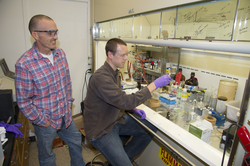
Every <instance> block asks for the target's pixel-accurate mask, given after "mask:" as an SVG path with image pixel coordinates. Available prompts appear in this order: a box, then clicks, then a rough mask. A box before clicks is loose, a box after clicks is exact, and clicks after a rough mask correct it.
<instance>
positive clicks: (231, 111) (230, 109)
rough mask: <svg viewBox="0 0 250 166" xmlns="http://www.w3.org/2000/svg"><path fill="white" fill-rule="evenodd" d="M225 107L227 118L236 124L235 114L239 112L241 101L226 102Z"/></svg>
mask: <svg viewBox="0 0 250 166" xmlns="http://www.w3.org/2000/svg"><path fill="white" fill-rule="evenodd" d="M226 106H227V118H228V119H230V120H232V121H234V122H237V121H238V117H237V113H238V112H240V106H241V100H233V101H228V102H226Z"/></svg>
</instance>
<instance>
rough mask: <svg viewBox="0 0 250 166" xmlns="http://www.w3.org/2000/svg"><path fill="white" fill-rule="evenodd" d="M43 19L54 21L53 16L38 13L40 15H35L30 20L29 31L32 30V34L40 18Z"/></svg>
mask: <svg viewBox="0 0 250 166" xmlns="http://www.w3.org/2000/svg"><path fill="white" fill-rule="evenodd" d="M42 19H46V20H51V21H53V19H52V18H50V17H49V16H46V15H43V14H38V15H35V16H33V17H32V18H31V19H30V22H29V31H30V34H31V33H32V31H34V30H35V29H36V28H37V26H38V22H39V21H40V20H42Z"/></svg>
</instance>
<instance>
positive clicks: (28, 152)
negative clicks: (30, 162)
mask: <svg viewBox="0 0 250 166" xmlns="http://www.w3.org/2000/svg"><path fill="white" fill-rule="evenodd" d="M25 153H26V154H27V155H26V156H25V157H24V159H25V160H26V159H27V158H28V157H29V152H28V151H25V152H24V154H25Z"/></svg>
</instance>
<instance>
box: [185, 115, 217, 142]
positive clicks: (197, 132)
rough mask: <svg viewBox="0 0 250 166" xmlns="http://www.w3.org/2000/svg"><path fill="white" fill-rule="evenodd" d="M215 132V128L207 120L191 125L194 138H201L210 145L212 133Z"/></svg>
mask: <svg viewBox="0 0 250 166" xmlns="http://www.w3.org/2000/svg"><path fill="white" fill-rule="evenodd" d="M212 130H213V126H212V124H211V123H210V122H208V121H207V120H203V121H202V122H200V121H196V122H193V123H191V124H190V125H189V130H188V131H189V133H191V134H193V135H194V136H196V137H198V138H200V139H201V140H203V141H205V142H207V143H209V141H210V135H211V131H212Z"/></svg>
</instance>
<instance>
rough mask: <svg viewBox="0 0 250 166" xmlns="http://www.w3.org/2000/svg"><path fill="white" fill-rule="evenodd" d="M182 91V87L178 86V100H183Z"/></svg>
mask: <svg viewBox="0 0 250 166" xmlns="http://www.w3.org/2000/svg"><path fill="white" fill-rule="evenodd" d="M181 93H182V88H181V87H178V89H177V92H176V97H177V99H178V100H181Z"/></svg>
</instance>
